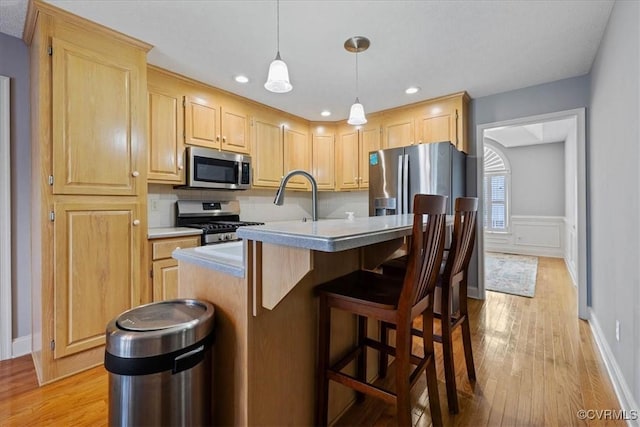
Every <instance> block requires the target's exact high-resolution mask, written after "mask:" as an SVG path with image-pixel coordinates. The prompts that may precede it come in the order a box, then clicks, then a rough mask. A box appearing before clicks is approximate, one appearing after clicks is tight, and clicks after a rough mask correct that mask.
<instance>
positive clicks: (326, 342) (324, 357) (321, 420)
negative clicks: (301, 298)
mask: <svg viewBox="0 0 640 427" xmlns="http://www.w3.org/2000/svg"><path fill="white" fill-rule="evenodd" d="M318 322H319V337H318V371H317V374H316V382H317V385H318V386H317V393H318V395H317V396H316V425H319V426H326V425H327V422H328V420H327V417H328V414H327V412H328V410H329V378H328V377H327V368H328V367H329V346H330V334H331V308H330V307H329V305H328V303H327V297H326V296H324V295H323V296H321V297H320V309H319V319H318Z"/></svg>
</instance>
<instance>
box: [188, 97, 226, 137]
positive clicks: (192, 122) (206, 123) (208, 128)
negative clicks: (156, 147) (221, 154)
mask: <svg viewBox="0 0 640 427" xmlns="http://www.w3.org/2000/svg"><path fill="white" fill-rule="evenodd" d="M218 111H219V107H218V105H216V104H215V103H214V102H213V100H211V99H208V98H205V97H203V96H197V97H196V96H185V97H184V133H185V140H184V142H185V144H189V145H198V146H200V147H208V148H217V149H219V148H220V129H219V128H218V127H219V125H218V120H219V117H218Z"/></svg>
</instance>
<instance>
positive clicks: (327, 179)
mask: <svg viewBox="0 0 640 427" xmlns="http://www.w3.org/2000/svg"><path fill="white" fill-rule="evenodd" d="M334 140H335V137H334V136H333V135H312V149H313V155H312V158H313V177H314V178H315V179H316V181H317V183H318V189H320V190H333V189H334V188H335V151H334Z"/></svg>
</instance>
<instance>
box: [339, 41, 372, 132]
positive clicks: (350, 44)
mask: <svg viewBox="0 0 640 427" xmlns="http://www.w3.org/2000/svg"><path fill="white" fill-rule="evenodd" d="M369 45H370V42H369V39H368V38H366V37H362V36H354V37H351V38H350V39H347V41H345V42H344V48H345V49H346V50H348V51H349V52H353V53H355V54H356V101H355V102H354V103H353V105H352V106H351V110H350V111H349V119H348V120H347V123H349V124H350V125H363V124H365V123H367V118H366V117H365V116H364V107H363V106H362V104H361V103H360V99H358V53H360V52H364V51H365V50H367V49H368V48H369Z"/></svg>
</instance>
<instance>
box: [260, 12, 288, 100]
mask: <svg viewBox="0 0 640 427" xmlns="http://www.w3.org/2000/svg"><path fill="white" fill-rule="evenodd" d="M276 10H277V12H276V16H277V20H276V42H277V52H278V53H276V58H275V59H274V60H273V61H271V65H269V74H268V76H267V82H266V83H265V84H264V88H265V89H266V90H268V91H269V92H275V93H286V92H289V91H290V90H291V89H293V86H292V85H291V83H290V82H289V68H288V67H287V64H285V62H284V61H283V60H282V58H280V0H278V1H277V2H276Z"/></svg>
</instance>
